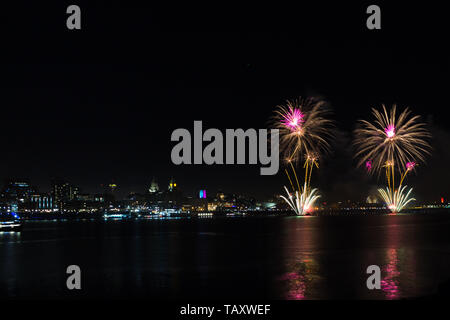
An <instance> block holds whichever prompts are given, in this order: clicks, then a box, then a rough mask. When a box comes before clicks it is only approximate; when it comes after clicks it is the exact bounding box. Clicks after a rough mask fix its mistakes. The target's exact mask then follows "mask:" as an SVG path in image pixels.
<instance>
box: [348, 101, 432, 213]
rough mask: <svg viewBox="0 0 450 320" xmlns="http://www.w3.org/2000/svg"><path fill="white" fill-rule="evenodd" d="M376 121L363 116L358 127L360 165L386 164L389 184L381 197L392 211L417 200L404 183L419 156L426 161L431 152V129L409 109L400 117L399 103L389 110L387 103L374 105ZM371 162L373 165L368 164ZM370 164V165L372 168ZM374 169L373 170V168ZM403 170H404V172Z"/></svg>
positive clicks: (378, 167) (356, 133) (379, 168)
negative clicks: (378, 107)
mask: <svg viewBox="0 0 450 320" xmlns="http://www.w3.org/2000/svg"><path fill="white" fill-rule="evenodd" d="M372 113H373V115H374V116H375V122H374V123H373V124H372V123H370V122H368V121H365V120H361V121H360V124H361V125H360V127H359V128H358V129H356V130H355V136H356V138H355V141H354V144H355V146H356V149H357V152H356V155H355V156H356V157H359V158H360V160H359V163H358V165H359V166H361V165H362V164H363V163H366V168H367V169H368V171H369V172H372V171H377V172H378V173H379V172H380V171H381V169H382V168H384V169H385V170H386V180H387V188H386V190H384V189H378V192H379V193H380V195H381V198H382V199H383V200H384V202H385V203H386V206H387V207H388V208H389V210H391V211H392V212H394V213H396V212H400V211H401V210H402V209H403V208H404V207H405V206H406V205H407V204H408V203H409V202H411V201H413V200H415V199H414V198H411V197H410V194H411V191H412V188H411V189H410V190H409V191H408V192H407V193H406V186H402V184H403V181H404V179H405V177H406V175H407V174H408V172H410V171H412V170H414V168H415V166H416V165H417V162H416V160H419V161H425V159H424V158H425V154H429V153H430V149H431V148H430V145H429V144H428V142H427V139H428V138H430V137H431V136H430V134H429V132H428V131H427V130H426V129H425V127H424V126H425V125H424V124H423V123H419V122H418V119H419V116H413V117H411V116H410V113H411V112H410V111H409V110H408V109H405V110H404V111H403V112H402V113H401V114H400V115H399V116H398V117H396V107H395V105H394V106H393V107H392V109H391V110H390V112H389V115H388V112H387V111H386V107H385V106H384V105H383V110H382V112H380V111H378V110H376V109H372ZM368 163H370V166H368ZM369 168H370V169H369ZM372 168H373V169H374V170H371V169H372ZM396 170H397V171H398V172H400V177H401V178H400V184H399V185H398V188H397V189H396V187H395V176H396ZM402 172H403V173H402Z"/></svg>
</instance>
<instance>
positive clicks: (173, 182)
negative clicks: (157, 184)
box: [167, 178, 177, 192]
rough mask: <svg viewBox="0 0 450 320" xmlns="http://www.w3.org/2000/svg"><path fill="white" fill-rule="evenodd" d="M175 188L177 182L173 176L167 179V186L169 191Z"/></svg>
mask: <svg viewBox="0 0 450 320" xmlns="http://www.w3.org/2000/svg"><path fill="white" fill-rule="evenodd" d="M176 188H177V183H176V182H175V180H174V179H173V178H171V179H170V181H169V187H168V188H167V189H168V190H169V191H170V192H172V191H174V190H175V189H176Z"/></svg>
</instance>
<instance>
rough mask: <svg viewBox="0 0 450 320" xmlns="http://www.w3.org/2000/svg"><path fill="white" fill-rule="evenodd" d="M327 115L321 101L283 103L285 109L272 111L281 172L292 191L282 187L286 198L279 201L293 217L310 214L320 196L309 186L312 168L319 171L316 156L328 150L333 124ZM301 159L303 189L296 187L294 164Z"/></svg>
mask: <svg viewBox="0 0 450 320" xmlns="http://www.w3.org/2000/svg"><path fill="white" fill-rule="evenodd" d="M328 115H329V110H328V108H327V107H326V104H325V101H322V100H316V99H301V98H300V99H298V100H294V101H287V104H286V106H278V108H277V110H276V111H275V117H274V119H273V121H274V127H275V128H277V129H279V130H280V152H282V153H283V155H284V157H285V159H286V162H287V164H288V167H289V170H288V169H285V173H286V175H287V177H288V180H289V182H290V185H291V188H292V192H289V190H288V189H287V188H286V187H284V188H285V190H286V193H287V197H285V196H281V198H282V199H283V200H284V201H286V203H288V205H289V206H290V207H291V209H292V210H294V212H295V213H296V214H297V215H304V214H308V213H310V212H311V211H312V209H313V205H314V202H315V201H316V200H317V199H318V198H319V197H320V195H318V194H317V193H318V190H317V189H311V187H310V183H311V175H312V170H313V168H314V167H316V168H319V164H318V160H319V155H320V154H321V153H324V152H328V151H329V148H330V143H329V141H330V139H331V129H332V127H333V122H332V121H331V120H330V119H328V118H327V116H328ZM302 160H304V165H303V168H304V169H305V175H304V182H303V187H300V183H299V180H298V176H297V172H296V170H295V165H296V164H297V163H298V162H299V161H302ZM294 164H295V165H294ZM289 171H291V172H292V173H291V175H292V176H293V177H294V178H295V184H294V183H293V179H292V178H291V175H290V174H289Z"/></svg>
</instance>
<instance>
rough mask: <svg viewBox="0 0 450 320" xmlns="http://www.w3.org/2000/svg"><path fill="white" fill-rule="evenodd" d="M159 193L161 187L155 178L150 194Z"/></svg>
mask: <svg viewBox="0 0 450 320" xmlns="http://www.w3.org/2000/svg"><path fill="white" fill-rule="evenodd" d="M158 191H159V185H158V183H157V182H156V179H155V177H153V179H152V183H151V184H150V188H148V192H150V193H151V194H155V193H157V192H158Z"/></svg>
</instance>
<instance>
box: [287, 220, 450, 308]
mask: <svg viewBox="0 0 450 320" xmlns="http://www.w3.org/2000/svg"><path fill="white" fill-rule="evenodd" d="M428 219H429V218H428V217H426V216H425V217H423V216H420V215H419V216H414V215H397V216H393V215H386V216H376V217H353V218H342V217H341V218H339V217H336V218H328V219H327V218H325V219H322V218H321V217H320V218H316V219H314V218H309V219H308V218H307V219H305V218H303V219H294V218H292V219H286V224H285V230H284V233H283V243H284V246H283V247H284V254H283V257H284V261H285V267H284V273H282V274H281V275H280V276H279V277H278V282H279V284H280V286H281V288H282V290H281V292H282V297H283V298H284V299H289V300H301V299H330V298H332V299H334V298H338V299H339V298H362V299H388V300H392V299H401V298H409V297H420V296H426V295H429V294H433V293H435V291H436V284H437V283H438V279H443V281H445V280H448V278H449V276H448V275H447V274H439V275H438V274H435V271H434V270H436V269H437V267H436V265H446V266H448V265H449V264H450V261H449V253H448V248H449V239H448V237H445V238H444V239H439V241H440V242H437V243H435V238H436V237H437V236H439V235H440V237H441V238H442V236H443V232H444V229H445V228H446V227H445V224H444V225H441V224H440V223H439V222H436V223H434V222H433V221H432V220H431V219H430V220H429V221H428ZM447 219H448V218H447ZM421 220H424V221H426V222H427V223H426V224H425V223H423V222H421ZM422 224H424V225H425V226H426V227H422ZM436 228H437V229H440V228H443V229H442V230H441V231H439V230H436ZM436 247H442V249H441V250H440V251H444V252H445V250H446V251H447V252H446V253H445V254H444V255H440V254H438V253H437V251H436ZM419 255H420V257H421V262H422V263H420V264H419V263H418V261H417V259H418V256H419ZM436 262H438V263H436ZM372 264H374V265H378V266H379V267H380V270H381V281H380V282H381V283H380V284H381V290H369V289H368V288H367V286H366V280H367V278H368V277H369V276H370V275H368V274H366V269H367V267H368V266H369V265H372ZM419 268H420V270H419ZM441 269H443V268H442V267H441ZM438 271H442V270H438ZM441 281H442V280H441Z"/></svg>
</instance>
